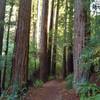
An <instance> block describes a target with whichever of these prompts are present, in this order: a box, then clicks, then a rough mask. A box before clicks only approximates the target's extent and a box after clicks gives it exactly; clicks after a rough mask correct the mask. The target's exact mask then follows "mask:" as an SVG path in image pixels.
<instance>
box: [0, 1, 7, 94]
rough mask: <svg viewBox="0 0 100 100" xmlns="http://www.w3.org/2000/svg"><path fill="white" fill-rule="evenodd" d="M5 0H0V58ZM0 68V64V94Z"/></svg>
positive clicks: (0, 55) (0, 57) (0, 54)
mask: <svg viewBox="0 0 100 100" xmlns="http://www.w3.org/2000/svg"><path fill="white" fill-rule="evenodd" d="M5 7H6V0H0V60H1V59H2V46H3V33H4V23H5V22H4V18H5ZM1 68H2V66H1V65H0V94H1V87H2V85H1Z"/></svg>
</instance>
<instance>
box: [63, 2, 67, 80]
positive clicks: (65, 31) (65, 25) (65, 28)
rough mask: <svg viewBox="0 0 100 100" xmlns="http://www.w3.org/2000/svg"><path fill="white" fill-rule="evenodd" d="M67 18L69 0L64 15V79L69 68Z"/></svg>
mask: <svg viewBox="0 0 100 100" xmlns="http://www.w3.org/2000/svg"><path fill="white" fill-rule="evenodd" d="M67 18H68V0H66V5H65V16H64V47H63V79H65V77H66V72H67V69H66V60H67V59H66V55H67V54H66V42H67V40H66V38H67Z"/></svg>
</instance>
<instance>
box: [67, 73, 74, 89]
mask: <svg viewBox="0 0 100 100" xmlns="http://www.w3.org/2000/svg"><path fill="white" fill-rule="evenodd" d="M65 81H66V87H67V89H72V88H73V74H70V75H68V76H67V77H66V79H65Z"/></svg>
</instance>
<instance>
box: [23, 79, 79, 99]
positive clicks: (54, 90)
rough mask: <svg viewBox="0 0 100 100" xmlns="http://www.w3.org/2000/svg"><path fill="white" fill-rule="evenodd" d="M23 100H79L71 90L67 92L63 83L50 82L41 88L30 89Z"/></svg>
mask: <svg viewBox="0 0 100 100" xmlns="http://www.w3.org/2000/svg"><path fill="white" fill-rule="evenodd" d="M23 100H79V98H78V97H77V96H76V95H75V93H74V92H73V90H71V91H67V90H66V88H65V82H63V81H58V80H52V81H49V82H47V83H45V84H44V86H43V87H42V88H38V89H34V88H30V90H29V92H28V94H27V95H26V97H24V99H23Z"/></svg>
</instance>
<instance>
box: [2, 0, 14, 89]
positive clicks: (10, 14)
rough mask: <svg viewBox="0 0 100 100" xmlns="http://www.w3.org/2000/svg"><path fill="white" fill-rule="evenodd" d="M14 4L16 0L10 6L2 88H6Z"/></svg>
mask: <svg viewBox="0 0 100 100" xmlns="http://www.w3.org/2000/svg"><path fill="white" fill-rule="evenodd" d="M13 6H14V0H13V1H12V2H11V8H10V12H9V19H8V31H7V38H6V51H5V56H6V58H5V65H4V71H3V79H2V89H5V81H6V68H7V55H8V46H9V34H10V23H11V17H12V11H13Z"/></svg>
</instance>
